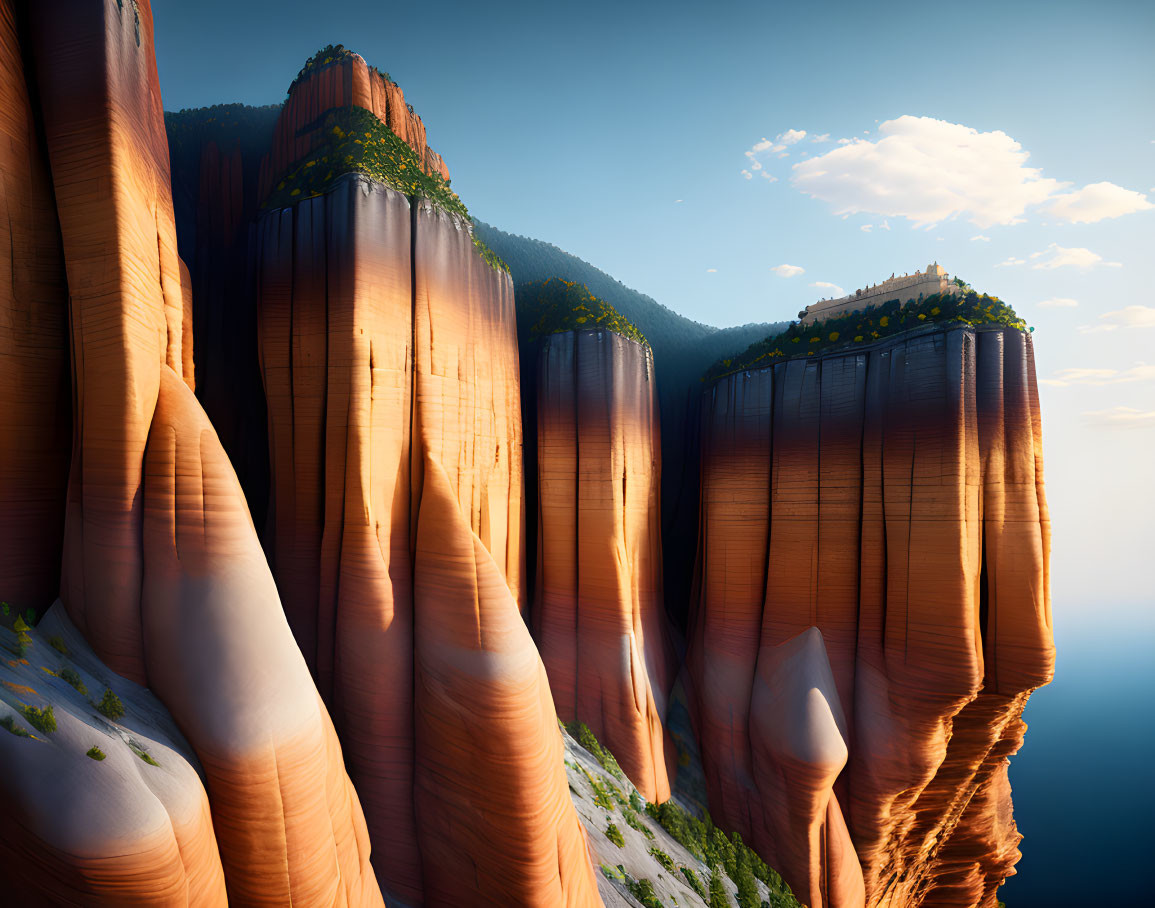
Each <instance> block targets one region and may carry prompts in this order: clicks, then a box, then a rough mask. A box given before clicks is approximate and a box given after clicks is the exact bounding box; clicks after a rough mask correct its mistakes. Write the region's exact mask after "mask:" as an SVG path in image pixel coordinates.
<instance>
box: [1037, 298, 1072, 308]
mask: <svg viewBox="0 0 1155 908" xmlns="http://www.w3.org/2000/svg"><path fill="white" fill-rule="evenodd" d="M1077 305H1079V301H1078V300H1073V299H1071V298H1070V297H1069V296H1052V297H1051V298H1050V299H1046V300H1043V301H1042V302H1041V303H1039V308H1040V309H1074V308H1075V307H1076V306H1077Z"/></svg>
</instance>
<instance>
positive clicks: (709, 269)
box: [706, 268, 718, 274]
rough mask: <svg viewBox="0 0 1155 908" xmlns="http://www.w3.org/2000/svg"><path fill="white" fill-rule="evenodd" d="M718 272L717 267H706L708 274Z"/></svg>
mask: <svg viewBox="0 0 1155 908" xmlns="http://www.w3.org/2000/svg"><path fill="white" fill-rule="evenodd" d="M717 273H718V269H717V268H707V269H706V274H717Z"/></svg>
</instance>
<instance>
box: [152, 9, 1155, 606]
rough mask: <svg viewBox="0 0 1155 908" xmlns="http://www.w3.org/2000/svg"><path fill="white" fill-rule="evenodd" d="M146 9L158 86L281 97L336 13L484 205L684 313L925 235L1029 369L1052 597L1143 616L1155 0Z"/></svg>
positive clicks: (913, 261) (875, 261) (805, 286)
mask: <svg viewBox="0 0 1155 908" xmlns="http://www.w3.org/2000/svg"><path fill="white" fill-rule="evenodd" d="M153 10H154V13H155V17H156V28H157V48H158V55H159V67H160V76H161V87H162V90H163V94H164V100H165V106H166V108H168V109H179V108H182V107H190V106H202V105H207V104H212V103H217V102H225V101H243V102H246V103H250V104H267V103H273V102H277V101H280V100H282V99H283V98H284V94H285V90H286V88H287V86H288V84H289V82H290V81H291V80H292V78H293V76H294V75H295V74H296V71H297V69H298V68H299V67H300V65H301V64H302V63H303V61H304V60H305V59H306V58H307V57H308V56H309V55H310V54H311V53H312V52H313V51H315V50H316V49H317V48H318V47H320V46H321V45H323V44H326V43H328V42H334V43H336V42H340V43H344V44H345V45H346V46H349V47H351V48H353V49H355V50H357V51H358V52H360V53H361V54H362V55H363V56H365V57H366V59H368V60H369V61H370V62H371V63H374V64H375V65H377V66H378V67H380V68H381V69H383V70H387V71H388V72H390V73H391V74H392V76H393V78H394V79H395V80H396V81H397V82H398V83H399V84H400V85H401V86H402V87H403V88H404V89H405V92H406V95H407V97H408V99H409V100H410V101H411V102H412V103H413V104H414V106H415V107H416V109H417V110H418V112H419V113H420V114H421V115H422V117H423V118H424V120H425V123H426V125H427V127H428V132H429V139H430V143H431V144H432V145H433V146H434V147H435V148H436V149H437V150H438V151H440V152H441V153H442V154H443V155H444V156H445V159H446V161H447V163H448V165H449V168H450V172H451V173H452V174H453V178H454V187H455V188H456V189H457V190H458V192H459V193H460V194H461V196H462V198H463V199H464V200H465V202H466V204H467V205H468V206H469V207H470V210H471V211H472V212H473V213H474V214H475V215H477V216H478V217H480V218H482V219H484V220H486V221H488V222H490V223H492V224H494V225H495V226H497V227H500V228H503V229H505V230H510V231H513V232H516V233H522V234H526V235H529V236H533V237H537V238H540V239H544V240H548V241H550V242H553V243H556V244H557V245H559V246H561V247H562V248H563V249H566V250H567V251H569V252H572V253H574V254H576V255H579V256H581V257H582V258H585V259H587V260H588V261H590V262H592V263H594V264H595V265H597V266H599V267H601V268H603V269H604V270H606V271H608V272H609V273H610V274H612V275H614V276H615V277H616V278H618V279H619V280H621V281H622V282H624V283H626V284H628V285H630V286H632V287H635V288H637V289H639V290H642V291H644V292H646V293H649V294H650V295H652V296H653V297H655V298H656V299H658V300H659V301H661V302H663V303H665V304H666V305H668V306H670V307H672V308H674V309H676V310H677V311H680V312H682V313H684V314H686V315H688V316H690V317H692V318H696V319H699V320H701V321H705V322H709V323H712V324H717V325H729V324H740V323H743V322H748V321H773V320H777V319H782V318H789V317H792V316H793V315H794V314H795V313H796V312H797V311H798V309H799V308H801V307H802V306H804V305H806V304H807V303H810V302H813V301H814V300H816V299H818V298H819V297H823V296H829V295H834V294H835V293H836V290H835V289H834V288H842V289H845V290H847V291H853V289H854V288H856V287H859V286H863V285H865V284H867V283H872V282H875V281H878V280H880V279H882V278H884V277H887V276H889V275H890V273H891V272H895V271H897V272H899V273H902V272H907V271H913V270H915V269H916V268H921V267H924V266H925V265H926V264H927V263H929V262H931V261H935V260H937V261H939V262H941V263H942V264H943V265H945V266H946V268H947V269H948V270H949V271H950V272H951V274H958V275H960V276H962V277H963V278H965V279H966V280H968V281H969V282H970V283H972V284H973V285H974V286H976V287H978V288H979V289H983V290H987V291H989V292H990V293H992V294H995V295H998V296H1000V297H1002V298H1003V299H1005V300H1007V301H1008V302H1010V303H1011V304H1012V305H1013V306H1014V307H1015V308H1016V309H1017V310H1018V311H1019V313H1020V314H1022V315H1023V316H1024V317H1025V318H1026V319H1027V320H1028V322H1029V323H1030V324H1032V325H1034V326H1035V328H1036V333H1035V338H1036V342H1037V349H1038V364H1039V377H1040V379H1041V380H1043V382H1044V383H1045V384H1044V385H1043V388H1042V393H1043V407H1044V428H1045V432H1046V453H1047V472H1048V476H1047V478H1048V491H1049V495H1050V499H1051V504H1052V509H1053V511H1054V516H1055V520H1056V525H1057V526H1056V533H1055V574H1054V578H1055V584H1054V585H1055V607H1056V613H1057V615H1059V617H1060V618H1061V619H1062V618H1064V617H1065V616H1068V615H1069V616H1070V617H1071V619H1072V620H1075V619H1078V620H1092V619H1094V618H1096V616H1098V615H1100V614H1101V609H1103V608H1105V607H1108V606H1109V607H1110V608H1112V609H1114V610H1116V612H1119V613H1121V612H1122V611H1126V612H1128V613H1132V614H1134V615H1137V616H1147V617H1145V618H1144V620H1145V621H1146V622H1147V624H1146V625H1145V626H1146V627H1152V626H1155V625H1152V624H1151V620H1150V617H1149V616H1150V615H1151V613H1152V612H1153V611H1155V609H1153V608H1152V606H1153V605H1155V597H1153V595H1152V593H1151V591H1150V584H1149V582H1148V579H1147V578H1148V572H1147V570H1146V560H1147V558H1148V557H1149V552H1150V550H1151V545H1152V541H1153V539H1155V529H1153V518H1152V514H1155V492H1153V488H1155V483H1152V482H1151V468H1150V463H1149V462H1150V461H1155V352H1152V346H1153V344H1155V299H1153V298H1152V296H1153V295H1152V293H1151V289H1152V273H1151V263H1152V261H1153V260H1155V256H1153V255H1152V250H1153V249H1155V206H1153V203H1155V116H1152V114H1153V112H1155V54H1152V53H1151V52H1150V48H1151V46H1152V40H1153V39H1155V4H1152V3H1149V2H1111V0H1106V2H1095V3H1086V2H1084V3H1073V2H1061V0H1058V2H1056V0H1051V2H1014V0H1002V2H996V3H988V2H970V3H967V4H952V5H950V6H949V7H948V6H947V5H945V4H943V5H940V4H925V3H889V4H863V3H846V2H841V3H835V2H805V3H803V2H797V3H792V4H784V3H774V2H764V3H749V2H728V3H727V2H722V3H702V2H696V3H692V4H689V3H679V2H674V0H666V2H660V3H651V2H638V3H629V4H625V3H612V2H611V3H605V2H600V0H589V2H583V3H581V4H572V5H559V4H547V3H540V2H532V3H530V2H527V3H500V2H491V3H477V2H471V3H468V4H458V3H454V2H441V3H438V4H436V5H435V6H433V5H429V4H385V3H381V2H379V0H377V2H363V0H329V2H326V3H320V4H318V3H316V2H308V3H305V2H300V0H277V2H274V0H247V2H245V3H238V2H236V0H232V2H227V3H226V2H220V0H201V2H198V3H195V4H190V3H187V2H184V0H154V2H153ZM803 132H804V133H805V135H804V136H802V135H800V134H801V133H803ZM821 137H826V138H825V139H824V140H821V141H815V139H819V138H821ZM839 140H850V141H849V142H843V143H842V144H839ZM778 146H781V147H780V148H779V147H778ZM747 152H750V153H751V154H750V155H748V154H747ZM755 164H757V165H758V167H757V168H756V167H755V166H754V165H755ZM743 171H746V173H748V174H749V178H747V177H746V175H745V174H744V173H743ZM763 174H766V175H768V176H769V177H773V180H771V179H768V178H767V177H766V176H763ZM1088 187H1090V188H1088ZM784 265H785V266H793V267H792V268H782V267H780V266H784ZM776 268H777V269H778V270H777V271H776V270H775V269H776ZM795 269H801V270H800V271H796V270H795ZM788 274H790V275H791V276H787V275H788ZM815 285H834V288H832V287H827V286H815ZM1072 370H1074V371H1072Z"/></svg>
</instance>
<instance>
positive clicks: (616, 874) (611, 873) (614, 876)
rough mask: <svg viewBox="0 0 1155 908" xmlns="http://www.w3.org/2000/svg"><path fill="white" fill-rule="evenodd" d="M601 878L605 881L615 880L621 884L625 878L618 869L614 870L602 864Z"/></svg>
mask: <svg viewBox="0 0 1155 908" xmlns="http://www.w3.org/2000/svg"><path fill="white" fill-rule="evenodd" d="M602 876H604V877H605V878H606V879H607V880H617V881H618V882H623V881H624V880H625V878H626V877H625V873H624V872H623V871H622V870H621V869H620V867H619V868H617V869H615V868H613V867H611V866H610V865H609V864H602Z"/></svg>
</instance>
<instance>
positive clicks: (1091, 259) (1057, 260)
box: [1031, 243, 1123, 271]
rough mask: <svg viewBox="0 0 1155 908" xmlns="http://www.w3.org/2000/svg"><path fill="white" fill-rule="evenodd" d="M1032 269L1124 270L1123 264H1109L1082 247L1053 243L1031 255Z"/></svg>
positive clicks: (1096, 254)
mask: <svg viewBox="0 0 1155 908" xmlns="http://www.w3.org/2000/svg"><path fill="white" fill-rule="evenodd" d="M1031 262H1032V264H1031V268H1033V269H1034V270H1035V271H1047V270H1050V269H1052V268H1080V269H1083V270H1084V271H1086V270H1088V269H1090V268H1099V267H1102V268H1122V267H1123V265H1122V263H1121V262H1108V261H1106V260H1105V259H1104V258H1103V256H1101V255H1099V253H1097V252H1092V251H1091V250H1090V249H1084V248H1083V247H1081V246H1072V247H1067V246H1060V245H1059V244H1058V243H1051V245H1050V246H1048V247H1047V248H1046V249H1044V250H1042V251H1041V252H1032V253H1031Z"/></svg>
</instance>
